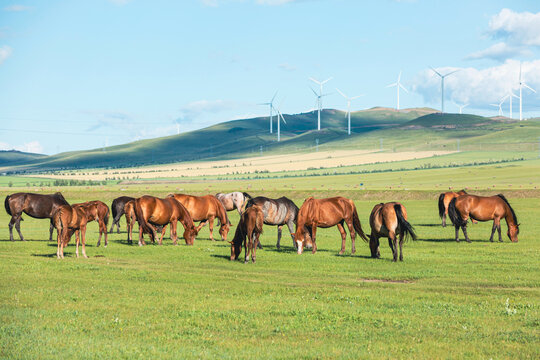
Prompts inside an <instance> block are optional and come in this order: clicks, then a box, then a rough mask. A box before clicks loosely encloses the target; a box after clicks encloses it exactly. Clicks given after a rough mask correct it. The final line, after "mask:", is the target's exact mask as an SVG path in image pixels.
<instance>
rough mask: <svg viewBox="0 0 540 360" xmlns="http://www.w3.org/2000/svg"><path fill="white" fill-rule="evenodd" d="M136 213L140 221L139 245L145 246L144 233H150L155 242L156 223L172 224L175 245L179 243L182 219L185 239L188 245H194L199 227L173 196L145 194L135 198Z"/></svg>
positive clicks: (161, 240)
mask: <svg viewBox="0 0 540 360" xmlns="http://www.w3.org/2000/svg"><path fill="white" fill-rule="evenodd" d="M135 215H136V217H137V222H138V223H139V246H143V245H144V244H145V243H144V238H143V234H144V233H147V234H149V235H150V239H151V240H152V242H155V238H156V228H155V225H167V224H171V238H172V240H173V243H174V245H177V242H176V240H177V235H176V228H177V223H178V221H180V222H181V223H182V225H183V226H184V239H185V241H186V244H187V245H193V242H194V241H195V236H196V235H197V229H195V226H194V225H193V219H192V218H191V216H190V214H189V212H188V211H187V210H186V208H185V207H184V206H182V204H181V203H180V202H178V201H176V200H175V199H174V198H172V197H166V198H165V199H160V198H157V197H154V196H149V195H145V196H142V197H140V198H138V199H135ZM164 233H165V227H163V230H162V233H161V239H160V240H159V245H162V244H163V235H164Z"/></svg>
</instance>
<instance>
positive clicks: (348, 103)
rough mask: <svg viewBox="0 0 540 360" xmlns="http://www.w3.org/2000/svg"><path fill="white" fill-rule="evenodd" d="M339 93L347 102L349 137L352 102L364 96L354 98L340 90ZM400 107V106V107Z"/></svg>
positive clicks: (349, 133) (348, 132) (349, 132)
mask: <svg viewBox="0 0 540 360" xmlns="http://www.w3.org/2000/svg"><path fill="white" fill-rule="evenodd" d="M336 90H337V92H338V93H340V94H341V96H343V97H344V98H345V100H347V114H346V115H345V116H347V117H348V121H347V134H348V135H351V101H352V100H354V99H358V98H359V97H361V96H364V95H363V94H362V95H358V96H354V97H351V98H350V97H347V95H345V94H344V93H342V92H341V91H339V89H338V88H336ZM398 106H399V105H398Z"/></svg>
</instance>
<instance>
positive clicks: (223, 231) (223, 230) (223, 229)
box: [219, 221, 231, 241]
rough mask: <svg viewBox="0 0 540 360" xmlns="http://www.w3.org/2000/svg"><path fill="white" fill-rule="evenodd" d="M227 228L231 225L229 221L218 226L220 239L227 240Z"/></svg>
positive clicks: (229, 228)
mask: <svg viewBox="0 0 540 360" xmlns="http://www.w3.org/2000/svg"><path fill="white" fill-rule="evenodd" d="M229 230H231V225H230V224H229V221H225V222H223V223H221V226H220V228H219V235H221V240H225V241H226V240H227V235H228V234H229Z"/></svg>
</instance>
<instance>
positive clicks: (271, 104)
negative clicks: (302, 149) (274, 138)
mask: <svg viewBox="0 0 540 360" xmlns="http://www.w3.org/2000/svg"><path fill="white" fill-rule="evenodd" d="M277 93H278V92H277V91H276V93H275V94H274V96H272V100H270V102H267V103H261V104H258V105H269V106H270V134H271V133H272V122H273V120H272V119H273V118H274V114H273V112H272V110H274V109H275V108H274V99H275V98H276V95H277Z"/></svg>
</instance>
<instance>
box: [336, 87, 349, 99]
mask: <svg viewBox="0 0 540 360" xmlns="http://www.w3.org/2000/svg"><path fill="white" fill-rule="evenodd" d="M336 91H337V92H338V93H340V94H341V96H343V97H344V98H345V99H348V97H347V95H345V94H344V93H342V92H341V91H339V89H338V88H336Z"/></svg>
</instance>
